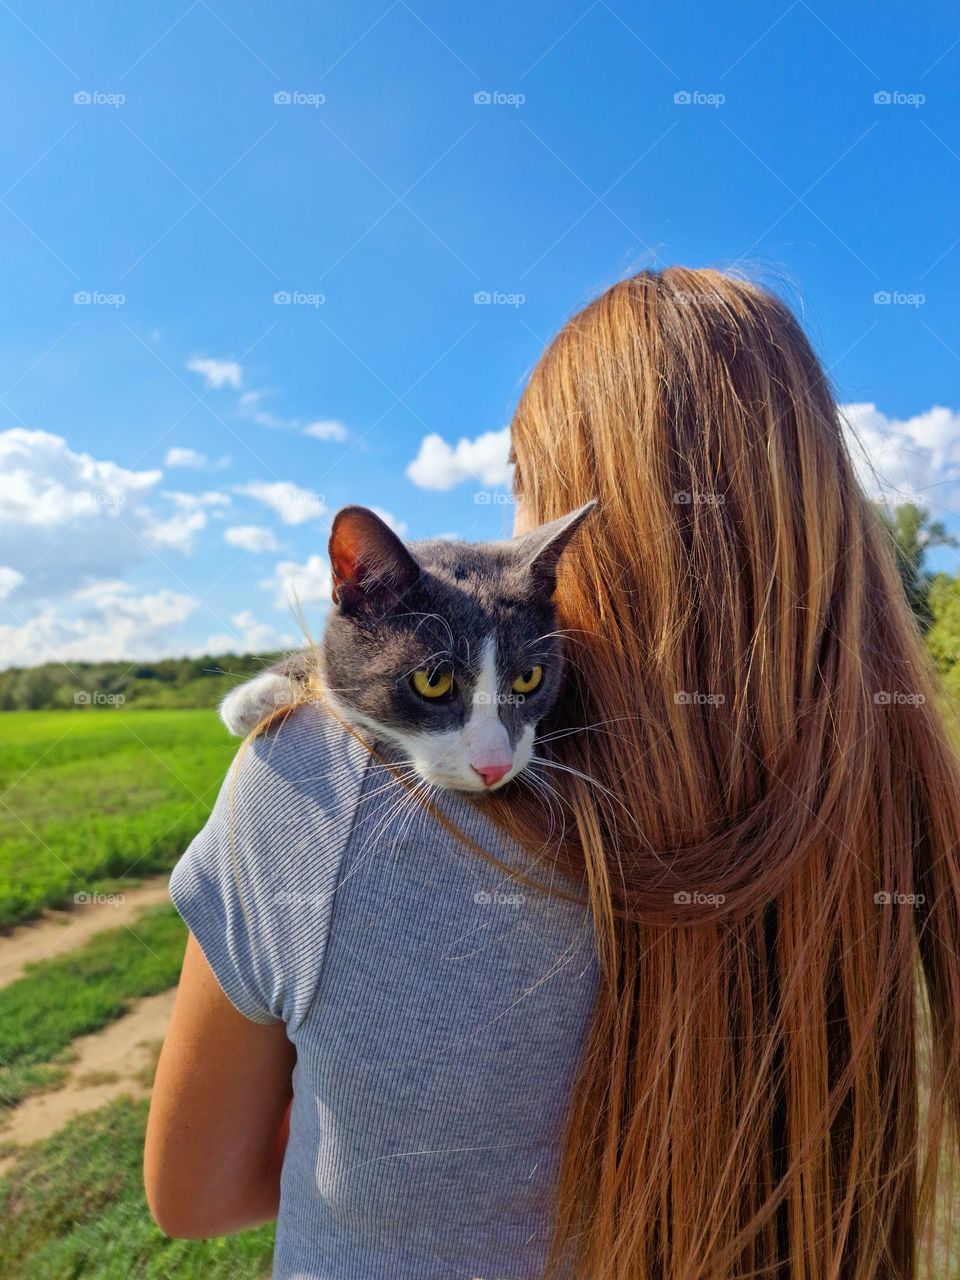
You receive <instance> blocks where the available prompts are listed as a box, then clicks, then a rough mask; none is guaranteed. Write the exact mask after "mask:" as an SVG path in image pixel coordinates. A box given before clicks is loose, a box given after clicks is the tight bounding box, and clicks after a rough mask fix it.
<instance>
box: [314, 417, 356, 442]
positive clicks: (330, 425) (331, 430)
mask: <svg viewBox="0 0 960 1280" xmlns="http://www.w3.org/2000/svg"><path fill="white" fill-rule="evenodd" d="M303 434H304V435H305V436H311V437H312V438H313V439H314V440H337V441H339V440H346V439H347V437H348V436H349V434H350V432H349V431H348V430H347V428H346V427H345V426H344V425H343V423H342V422H336V421H334V419H332V418H330V419H326V420H324V421H321V422H308V423H307V425H306V426H305V427H304V428H303Z"/></svg>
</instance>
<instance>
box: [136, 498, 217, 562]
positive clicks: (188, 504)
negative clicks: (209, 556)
mask: <svg viewBox="0 0 960 1280" xmlns="http://www.w3.org/2000/svg"><path fill="white" fill-rule="evenodd" d="M160 497H162V498H166V499H167V501H168V502H172V503H173V505H174V506H175V507H176V513H175V514H174V515H171V516H166V517H162V518H161V517H158V516H153V517H151V518H149V519H148V521H147V524H146V528H145V531H144V533H145V537H146V540H147V542H148V543H149V544H150V545H151V546H153V547H169V548H170V550H172V551H179V552H180V553H181V554H182V555H191V554H192V553H193V550H194V546H195V543H196V538H197V534H198V533H201V532H202V531H203V530H204V529H205V528H206V527H207V510H208V509H210V508H213V509H214V513H215V514H216V515H218V516H219V509H220V508H222V507H228V506H229V505H230V499H229V497H228V496H227V495H226V494H225V493H217V492H216V490H209V491H208V492H206V493H180V492H178V491H176V490H173V489H171V490H166V491H164V492H163V493H161V494H160Z"/></svg>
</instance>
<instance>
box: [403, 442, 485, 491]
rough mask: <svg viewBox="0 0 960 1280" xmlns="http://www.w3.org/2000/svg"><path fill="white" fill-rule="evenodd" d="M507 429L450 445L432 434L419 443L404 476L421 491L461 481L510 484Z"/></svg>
mask: <svg viewBox="0 0 960 1280" xmlns="http://www.w3.org/2000/svg"><path fill="white" fill-rule="evenodd" d="M509 452H510V428H509V427H504V428H503V430H502V431H485V432H484V433H483V435H479V436H477V437H476V439H474V440H468V439H466V438H465V437H464V438H461V439H460V440H458V441H457V443H456V444H455V445H450V444H448V443H447V441H446V440H444V438H443V437H442V436H440V435H437V434H436V433H433V434H431V435H429V436H424V438H423V439H422V440H421V441H420V450H419V452H418V454H417V456H416V457H415V458H414V460H413V461H412V462H411V463H410V465H409V466H408V467H407V470H406V474H407V476H408V477H409V479H411V480H412V481H413V483H414V484H416V485H419V486H420V488H421V489H452V488H453V487H454V485H458V484H462V483H463V481H464V480H479V481H481V482H482V483H483V484H490V485H507V484H509V483H510V464H509V463H508V461H507V459H508V456H509Z"/></svg>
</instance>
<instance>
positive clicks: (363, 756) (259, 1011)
mask: <svg viewBox="0 0 960 1280" xmlns="http://www.w3.org/2000/svg"><path fill="white" fill-rule="evenodd" d="M369 761H370V755H369V753H368V752H367V750H366V748H365V747H364V746H363V745H362V744H361V743H359V742H357V741H356V739H354V738H353V737H352V735H350V734H349V733H348V732H347V731H346V730H345V729H343V728H342V727H341V726H340V725H339V724H338V723H337V722H336V721H335V720H333V719H332V717H330V716H329V715H328V714H327V713H326V712H325V711H323V710H322V708H320V707H319V706H314V705H310V706H306V707H302V708H300V709H299V710H297V711H296V712H294V713H293V714H291V715H290V716H288V717H287V718H286V719H285V720H284V721H283V722H282V723H281V724H280V725H279V726H278V727H275V728H272V729H271V730H270V731H269V732H267V733H264V734H261V735H260V736H259V737H257V738H255V739H254V740H253V741H252V742H250V743H247V744H245V745H244V746H243V747H241V749H240V751H239V753H238V755H237V758H236V759H235V760H234V762H233V765H232V766H231V768H230V770H229V772H228V774H227V777H226V779H225V781H224V783H223V786H222V787H221V790H220V794H219V796H218V797H217V801H216V804H215V805H214V808H213V812H212V813H211V815H210V818H209V819H208V821H207V823H206V825H205V826H204V827H203V829H202V830H201V831H200V833H199V834H198V835H197V836H196V838H195V839H194V840H193V841H192V842H191V844H190V845H189V847H188V848H187V850H186V852H185V853H184V854H183V856H182V857H181V858H180V860H179V862H178V863H177V865H176V867H175V868H174V871H173V874H172V876H171V879H170V897H171V898H172V900H173V903H174V906H175V907H176V908H177V911H178V912H179V913H180V915H181V916H182V918H183V920H184V922H185V924H186V925H187V927H188V929H189V930H190V932H191V933H192V934H193V935H194V937H195V938H196V939H197V942H198V943H199V944H200V947H201V949H202V951H203V954H204V956H205V957H206V959H207V963H208V964H209V965H210V968H211V969H212V970H213V973H214V975H215V977H216V979H217V981H218V983H219V984H220V987H221V988H222V990H223V992H224V994H225V995H226V996H227V998H228V999H229V1000H230V1002H231V1003H232V1004H233V1005H234V1006H235V1007H236V1008H237V1009H238V1010H239V1012H240V1013H242V1014H243V1015H244V1017H246V1018H249V1019H250V1020H251V1021H252V1022H258V1023H270V1022H274V1021H277V1020H280V1021H283V1022H285V1023H287V1024H288V1026H293V1027H295V1026H297V1025H299V1023H300V1021H301V1020H302V1019H303V1017H304V1016H305V1014H306V1012H307V1010H308V1009H309V1007H310V1004H311V1002H312V999H313V995H314V993H315V991H316V988H317V984H318V983H319V979H320V972H321V969H322V965H323V957H324V953H325V950H326V943H327V938H328V936H329V932H330V924H331V919H332V915H333V909H334V904H335V898H336V890H337V884H338V880H339V875H340V865H341V862H342V859H343V854H344V851H345V850H346V848H347V845H348V843H349V839H350V835H351V832H352V829H353V824H354V822H355V820H356V812H357V806H358V802H359V796H360V792H361V788H362V782H363V775H364V771H365V769H366V768H367V766H368V765H369Z"/></svg>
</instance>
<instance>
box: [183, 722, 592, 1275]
mask: <svg viewBox="0 0 960 1280" xmlns="http://www.w3.org/2000/svg"><path fill="white" fill-rule="evenodd" d="M439 799H440V803H439V807H440V808H441V809H442V810H443V812H444V813H445V814H446V815H447V816H448V817H449V818H450V819H451V820H452V821H453V822H455V823H456V824H457V825H458V826H460V827H461V828H462V829H463V830H465V831H466V832H468V833H469V834H470V835H471V836H472V837H473V838H474V839H475V840H477V841H478V842H479V843H480V844H481V845H482V847H483V848H484V849H486V850H487V851H488V852H490V853H491V854H493V855H494V856H495V857H496V858H498V859H499V860H501V861H502V862H504V863H506V864H507V865H508V866H509V867H511V868H513V869H514V870H519V869H521V868H522V869H523V870H525V871H526V872H527V873H528V874H529V873H531V872H532V874H533V875H534V876H535V877H537V878H538V879H539V880H540V882H541V883H542V884H543V885H544V886H546V885H548V883H549V877H548V874H547V872H546V871H545V869H544V868H542V867H537V865H536V864H535V863H534V862H533V860H532V858H531V856H530V855H529V854H527V853H525V852H523V851H522V850H521V849H520V848H519V847H518V846H516V845H515V844H513V842H511V841H509V840H508V839H507V838H506V837H505V836H504V835H503V834H502V833H501V832H499V831H498V830H497V829H496V828H495V827H494V826H493V824H492V823H491V822H490V820H489V819H488V818H487V817H485V816H484V814H483V812H482V807H480V806H478V805H476V804H474V803H472V802H470V801H469V800H467V799H466V798H465V797H463V796H460V795H456V794H453V793H442V794H441V795H440V798H439ZM564 888H565V889H566V890H567V892H570V891H571V888H572V886H570V885H569V884H566V883H565V884H564ZM573 891H574V892H576V891H575V890H573ZM170 894H171V897H172V898H173V901H174V903H175V904H176V907H177V909H178V910H179V912H180V914H181V915H182V916H183V918H184V920H185V921H186V923H187V925H188V926H189V928H190V930H191V931H192V932H193V934H194V935H195V937H196V938H197V940H198V941H199V943H200V946H201V947H202V948H203V952H204V954H205V955H206V957H207V960H208V961H209V963H210V966H211V968H212V969H213V971H214V973H215V974H216V976H217V979H218V981H219V983H220V985H221V986H222V988H223V990H224V992H225V993H226V995H227V996H228V997H229V999H230V1000H231V1001H232V1002H233V1004H234V1005H235V1006H236V1007H237V1008H238V1009H239V1010H240V1012H241V1013H243V1014H244V1015H245V1016H246V1017H248V1018H251V1019H252V1020H253V1021H255V1022H260V1023H268V1022H272V1021H275V1020H277V1019H280V1020H282V1021H283V1022H284V1023H285V1024H286V1030H287V1035H288V1036H289V1038H290V1040H291V1041H292V1042H293V1044H294V1045H295V1046H296V1050H297V1065H296V1069H295V1072H294V1105H293V1112H292V1117H291V1129H290V1141H289V1144H288V1147H287V1154H286V1158H285V1161H284V1166H283V1178H282V1184H281V1199H280V1214H279V1218H278V1222H277V1238H276V1248H275V1253H274V1276H276V1277H284V1278H293V1277H297V1280H534V1278H535V1277H538V1276H540V1275H541V1274H542V1269H543V1261H544V1256H545V1249H546V1245H547V1241H548V1237H549V1230H550V1215H551V1204H552V1198H553V1191H554V1184H555V1179H556V1174H557V1169H558V1164H559V1155H560V1138H561V1133H562V1126H563V1121H564V1117H565V1115H566V1111H567V1108H568V1105H569V1101H570V1094H571V1089H572V1086H573V1082H574V1078H575V1074H576V1070H577V1066H578V1063H579V1058H580V1054H581V1052H582V1049H583V1045H584V1042H585V1039H586V1035H587V1032H588V1028H589V1024H590V1018H591V1013H592V1009H593V1003H594V999H595V996H596V985H597V970H596V957H595V952H594V947H593V937H592V929H591V923H590V917H589V913H588V911H587V908H586V906H585V903H584V901H583V899H582V897H581V899H580V901H575V902H570V901H565V900H563V899H561V898H558V897H556V896H552V895H550V894H549V893H548V892H545V891H540V890H539V889H537V888H535V887H534V888H531V887H530V886H529V885H528V884H524V883H518V881H517V880H516V879H515V878H514V877H512V876H511V875H510V873H509V872H507V871H504V870H503V869H502V868H499V867H496V866H493V865H490V864H489V863H487V862H486V861H485V860H484V859H483V858H481V857H480V856H478V855H477V854H476V853H475V852H473V851H471V850H470V849H468V848H467V847H466V846H465V845H464V844H463V843H462V842H461V841H458V840H457V839H456V837H455V836H453V835H451V834H450V833H449V832H447V831H446V830H445V829H444V828H443V826H442V825H441V824H440V823H439V822H437V820H436V819H435V818H434V817H433V816H432V815H431V814H430V813H429V812H428V811H427V810H425V809H423V808H421V807H420V806H419V805H417V804H416V802H415V801H414V800H412V799H411V797H410V795H409V793H408V791H407V790H406V789H405V788H404V787H403V786H402V785H401V784H400V783H399V782H398V781H397V779H396V778H395V777H394V776H393V775H392V774H390V773H389V771H388V770H386V769H385V768H384V766H383V765H382V764H380V763H379V762H377V761H376V759H375V758H373V757H372V756H371V755H370V753H369V752H368V751H367V750H366V749H365V748H364V747H363V746H362V744H360V743H358V742H357V741H356V739H354V738H353V737H352V736H351V735H350V734H348V733H347V732H346V731H345V730H343V729H342V728H341V727H340V726H339V725H338V724H337V723H336V722H335V721H334V720H333V719H332V718H331V717H330V716H328V715H327V714H326V713H325V712H324V711H322V710H321V709H320V708H319V707H317V706H307V707H303V708H301V709H300V710H299V711H297V712H295V713H294V714H293V715H291V716H290V717H288V719H287V720H286V722H285V723H284V724H283V725H282V726H281V727H280V728H279V729H278V730H275V731H272V732H271V733H270V734H268V735H265V736H261V737H259V738H257V739H255V740H254V742H253V743H251V744H250V745H249V746H247V747H246V748H244V749H243V750H242V751H241V752H240V755H239V757H238V759H237V761H235V763H234V766H233V768H232V769H231V772H230V774H228V777H227V780H226V782H225V783H224V785H223V789H222V790H221V793H220V796H219V798H218V800H217V803H216V806H215V808H214V811H213V813H212V814H211V817H210V819H209V821H208V822H207V824H206V826H205V827H204V828H203V830H202V831H201V832H200V834H199V835H198V836H197V837H196V839H195V840H194V841H193V843H192V844H191V845H190V847H189V848H188V849H187V851H186V853H185V854H184V855H183V857H182V858H181V859H180V861H179V862H178V864H177V866H176V869H175V870H174V873H173V877H172V879H171V882H170Z"/></svg>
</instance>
